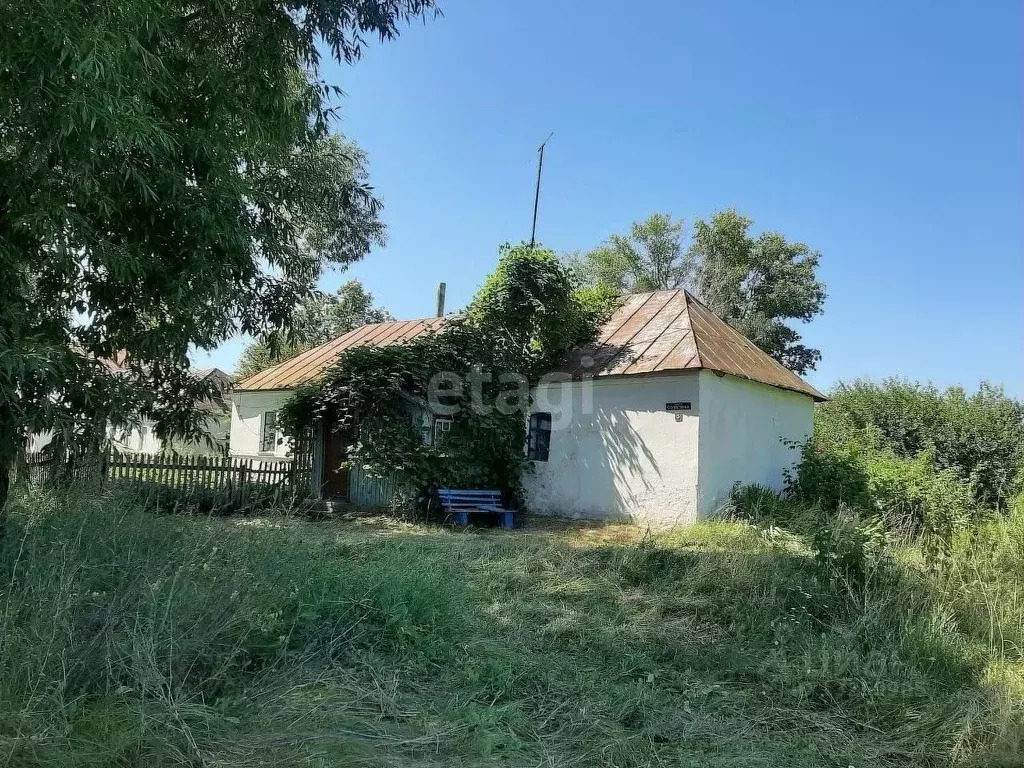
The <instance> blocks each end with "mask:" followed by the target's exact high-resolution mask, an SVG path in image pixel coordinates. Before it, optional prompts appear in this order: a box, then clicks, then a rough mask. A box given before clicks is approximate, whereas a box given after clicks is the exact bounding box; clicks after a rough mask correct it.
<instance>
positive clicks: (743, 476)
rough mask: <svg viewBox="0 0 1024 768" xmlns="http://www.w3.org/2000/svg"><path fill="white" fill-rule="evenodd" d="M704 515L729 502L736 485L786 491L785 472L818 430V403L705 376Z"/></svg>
mask: <svg viewBox="0 0 1024 768" xmlns="http://www.w3.org/2000/svg"><path fill="white" fill-rule="evenodd" d="M700 403H701V411H700V438H699V449H698V454H699V456H700V472H699V477H698V481H697V485H698V496H699V503H698V507H699V511H700V514H701V516H707V515H710V514H713V513H714V512H715V511H717V510H718V509H719V508H720V507H721V505H722V504H723V503H724V502H725V501H726V500H727V499H728V497H729V492H730V491H731V490H732V487H733V485H734V484H735V483H737V482H739V483H743V484H746V483H761V484H762V485H767V486H770V487H772V488H775V489H776V490H781V489H782V483H783V471H784V470H785V469H787V468H789V467H792V466H793V464H794V463H795V462H796V459H797V452H796V451H795V450H793V449H792V448H789V447H787V446H786V445H785V444H784V443H783V439H784V440H790V441H791V440H798V441H802V440H804V439H805V438H807V437H808V436H809V435H810V434H811V432H812V430H813V428H814V401H813V400H812V399H811V398H810V397H807V396H806V395H801V394H798V393H796V392H790V391H788V390H784V389H778V388H776V387H769V386H767V385H764V384H757V383H755V382H752V381H748V380H746V379H740V378H737V377H735V376H728V375H720V374H717V373H715V372H713V371H705V370H702V371H701V372H700Z"/></svg>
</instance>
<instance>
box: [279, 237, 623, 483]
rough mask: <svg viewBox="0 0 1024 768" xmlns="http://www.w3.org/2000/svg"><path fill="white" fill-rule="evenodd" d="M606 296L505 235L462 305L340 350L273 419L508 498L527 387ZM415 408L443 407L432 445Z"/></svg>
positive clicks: (594, 319) (397, 466) (384, 469)
mask: <svg viewBox="0 0 1024 768" xmlns="http://www.w3.org/2000/svg"><path fill="white" fill-rule="evenodd" d="M615 301H616V297H615V294H614V293H613V292H611V291H609V290H607V289H604V288H601V287H598V288H581V287H580V286H579V285H578V283H577V281H576V280H575V278H574V275H573V273H572V272H571V271H570V270H569V269H567V268H566V267H565V265H563V264H562V263H561V262H560V261H559V260H558V258H557V257H556V255H555V254H554V252H553V251H551V250H548V249H544V248H539V247H530V246H528V245H518V246H512V245H508V244H506V245H504V246H502V247H501V249H500V256H499V260H498V265H497V268H496V269H495V271H494V272H493V274H491V275H490V276H489V277H488V279H487V280H486V282H485V283H484V285H483V286H482V287H481V289H480V291H479V292H478V293H477V294H476V296H475V297H474V298H473V300H472V302H471V303H470V305H469V307H468V308H467V309H466V311H465V312H464V313H463V314H461V315H452V316H449V317H448V318H446V321H445V323H444V324H443V325H442V326H441V328H440V329H439V330H437V331H435V332H431V333H427V334H424V335H422V336H419V337H416V338H414V339H411V340H409V341H407V342H405V343H402V344H396V345H393V346H387V347H371V346H366V347H355V348H352V349H349V350H346V351H345V352H344V353H343V354H341V355H340V356H339V357H338V359H337V361H336V362H335V363H334V364H333V365H332V366H331V367H330V368H329V369H328V370H327V371H326V372H325V374H324V375H323V376H322V377H321V379H320V380H319V381H317V382H315V383H314V384H311V385H309V386H306V387H304V388H302V389H300V390H299V391H298V392H296V394H295V395H294V396H293V397H292V398H291V399H290V400H289V402H288V403H287V404H286V405H285V406H284V408H283V412H282V421H283V424H284V426H285V429H286V430H287V431H288V432H289V433H290V434H293V435H298V434H304V433H306V432H307V430H308V429H310V428H311V427H312V426H313V425H315V424H317V423H323V424H324V425H327V427H328V428H330V429H335V430H338V431H339V432H340V433H341V434H342V435H343V436H344V437H345V440H346V442H347V444H348V457H349V461H350V462H352V463H354V464H358V465H360V466H363V467H366V468H368V469H370V470H373V471H377V472H380V473H383V474H387V473H392V472H394V473H396V474H397V475H398V476H399V477H401V478H402V479H403V480H404V481H405V482H406V483H407V484H408V486H409V488H410V490H412V491H413V492H422V491H424V490H425V489H427V488H428V487H430V486H431V485H437V486H442V485H451V486H455V487H497V488H501V489H502V490H503V491H504V492H506V493H507V494H508V495H509V496H510V497H512V498H516V499H518V498H519V496H520V479H521V477H522V474H523V472H524V471H526V469H527V465H528V462H527V460H526V458H525V455H524V451H523V446H524V442H525V437H526V435H525V429H526V418H525V414H526V413H528V411H529V406H530V394H529V393H530V389H531V387H532V386H533V385H534V384H536V382H537V381H538V379H539V378H540V377H541V376H542V375H544V374H545V373H547V372H548V371H550V370H551V369H552V368H553V367H554V366H555V365H557V363H558V362H559V361H560V360H561V359H562V358H563V357H564V355H565V354H566V353H567V352H568V351H569V350H570V349H572V348H573V347H574V346H576V345H578V344H580V343H583V342H585V341H588V340H590V339H591V338H592V337H593V335H594V333H595V332H596V330H597V328H598V327H599V326H600V324H601V323H603V322H604V320H605V319H607V317H608V316H609V315H610V313H611V311H612V310H613V309H614V305H615ZM424 413H428V414H429V413H432V414H434V415H445V416H450V417H451V419H452V422H451V431H450V432H449V433H448V434H447V436H446V438H445V439H444V440H443V441H442V442H441V444H440V445H434V444H429V442H428V441H425V440H424V439H423V434H422V429H423V420H422V415H423V414H424Z"/></svg>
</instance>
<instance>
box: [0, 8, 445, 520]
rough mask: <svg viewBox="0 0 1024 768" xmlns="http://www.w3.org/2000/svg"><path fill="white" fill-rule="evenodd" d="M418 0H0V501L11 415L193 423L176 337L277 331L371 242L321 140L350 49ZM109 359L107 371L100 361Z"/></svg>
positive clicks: (359, 189) (368, 225) (77, 423)
mask: <svg viewBox="0 0 1024 768" xmlns="http://www.w3.org/2000/svg"><path fill="white" fill-rule="evenodd" d="M433 7H434V0H306V1H304V0H296V1H295V2H292V1H290V0H289V1H287V2H286V1H285V0H215V1H212V2H200V3H196V2H191V1H186V0H36V2H31V3H28V2H14V3H10V2H5V3H2V9H3V17H4V27H3V30H2V32H0V91H2V93H3V99H2V100H0V504H2V502H3V500H4V497H5V496H6V491H7V487H6V486H7V479H8V471H7V468H8V466H9V465H10V463H11V461H12V460H13V458H14V456H15V455H16V451H17V449H18V446H19V444H20V442H21V441H22V439H23V438H24V435H25V434H26V431H27V430H29V429H34V430H40V429H49V428H56V429H57V430H58V431H61V432H64V433H74V434H82V433H84V432H87V431H89V429H90V428H91V427H92V428H95V426H96V425H99V424H101V423H104V420H105V419H106V418H107V416H108V415H110V413H113V412H121V409H122V408H123V407H124V406H125V403H127V402H129V401H130V402H131V404H132V405H133V407H137V408H139V409H141V410H142V411H143V412H146V413H147V414H148V415H153V416H156V417H157V418H158V419H159V430H160V431H161V432H163V433H164V434H167V435H169V434H173V433H175V432H178V433H181V432H184V433H187V432H188V431H189V430H190V429H192V428H194V427H195V426H196V424H195V420H194V418H193V416H191V415H190V409H189V408H187V407H185V406H187V405H188V404H189V403H190V401H192V400H193V399H194V397H196V396H198V395H200V394H202V393H200V392H197V391H196V388H197V384H196V382H195V380H194V379H193V378H192V377H191V376H189V375H188V353H189V351H190V349H191V348H193V347H200V348H210V347H213V346H215V345H217V344H218V343H220V342H221V341H223V340H224V339H226V338H227V337H229V336H231V335H232V334H234V333H236V332H238V331H242V332H246V333H250V334H253V335H256V336H262V335H265V334H266V333H268V332H271V331H273V330H274V329H277V328H280V327H283V326H284V325H286V324H287V322H288V321H289V320H290V318H291V316H292V310H293V308H294V307H295V306H296V304H297V303H299V302H300V301H301V300H302V298H304V297H305V296H307V295H308V294H309V293H310V292H311V290H312V289H313V287H314V285H315V281H316V279H317V277H318V276H319V275H320V273H321V271H322V269H323V268H324V266H325V265H327V264H346V263H349V262H351V261H353V260H354V259H358V258H360V257H361V256H362V255H363V254H365V253H366V252H367V250H368V249H369V247H370V244H371V243H372V242H374V241H375V240H376V239H377V238H378V237H379V233H380V230H379V225H378V223H377V221H376V217H375V214H376V210H377V202H376V200H375V199H374V198H373V196H372V193H371V190H370V189H369V188H368V187H367V186H366V184H365V180H364V179H363V178H362V170H361V166H360V164H359V162H358V158H357V157H356V156H355V154H354V152H353V150H352V147H351V145H347V144H346V143H345V142H344V141H342V140H340V139H339V138H337V137H336V136H334V135H332V133H331V131H330V128H331V117H332V109H333V106H332V102H331V99H332V96H334V95H336V90H335V89H334V88H332V87H331V86H329V85H327V84H326V83H324V82H323V81H322V80H321V79H320V77H319V65H320V57H321V51H329V52H330V54H331V55H332V56H333V57H334V58H335V59H337V60H339V61H343V62H349V61H352V60H354V59H356V58H358V57H359V55H360V52H361V51H362V49H363V47H364V45H365V38H367V37H371V36H372V37H378V38H380V39H389V38H392V37H394V36H396V35H397V33H398V28H399V25H400V24H401V23H403V22H405V21H407V20H409V19H410V18H412V17H419V16H423V15H425V14H428V13H430V12H431V11H432V10H433ZM115 356H117V357H118V358H119V359H121V360H123V368H124V373H123V374H122V375H119V376H117V377H113V376H110V375H109V373H108V371H107V368H106V366H104V365H103V363H102V361H103V360H105V359H111V358H113V357H115Z"/></svg>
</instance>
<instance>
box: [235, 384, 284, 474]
mask: <svg viewBox="0 0 1024 768" xmlns="http://www.w3.org/2000/svg"><path fill="white" fill-rule="evenodd" d="M290 396H291V392H288V391H286V390H276V391H269V392H232V393H231V437H230V454H231V455H232V456H242V457H252V458H256V457H259V456H279V457H285V456H287V455H289V451H290V446H289V445H288V441H287V440H285V441H283V442H280V443H278V444H277V446H276V448H275V449H274V451H273V452H272V453H261V452H260V435H261V432H262V428H263V414H264V413H266V412H267V411H277V410H280V409H281V406H282V405H283V404H284V402H285V401H286V400H287V399H288V398H289V397H290Z"/></svg>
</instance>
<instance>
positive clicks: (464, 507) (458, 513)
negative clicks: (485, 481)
mask: <svg viewBox="0 0 1024 768" xmlns="http://www.w3.org/2000/svg"><path fill="white" fill-rule="evenodd" d="M437 496H438V498H439V499H440V501H441V506H442V507H444V510H445V512H448V513H450V514H452V515H454V516H455V522H456V524H457V525H468V524H469V513H470V512H487V513H491V514H495V515H498V516H499V517H500V518H501V527H502V528H506V529H508V528H511V527H512V522H513V520H512V515H513V513H514V512H515V510H513V509H505V508H504V507H503V506H502V505H501V491H499V490H496V489H491V488H486V489H485V488H475V489H461V488H439V489H438V490H437Z"/></svg>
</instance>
